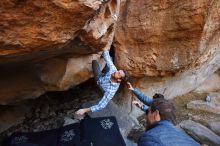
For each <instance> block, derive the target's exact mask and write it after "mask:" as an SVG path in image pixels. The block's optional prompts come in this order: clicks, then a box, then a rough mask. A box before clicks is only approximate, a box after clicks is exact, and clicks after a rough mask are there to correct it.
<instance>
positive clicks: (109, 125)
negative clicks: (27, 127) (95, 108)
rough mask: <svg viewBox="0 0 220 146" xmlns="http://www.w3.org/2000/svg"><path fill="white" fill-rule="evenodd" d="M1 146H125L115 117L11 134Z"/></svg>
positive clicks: (88, 119) (89, 119)
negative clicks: (46, 129)
mask: <svg viewBox="0 0 220 146" xmlns="http://www.w3.org/2000/svg"><path fill="white" fill-rule="evenodd" d="M3 146H126V144H125V142H124V140H123V137H122V135H121V133H120V131H119V127H118V124H117V121H116V118H115V117H101V118H86V119H84V120H82V121H81V122H80V123H75V124H71V125H67V126H65V127H62V128H58V129H53V130H48V131H41V132H32V133H31V132H29V133H25V132H19V133H14V134H12V135H11V136H10V137H9V138H8V139H7V141H6V143H5V144H4V145H3Z"/></svg>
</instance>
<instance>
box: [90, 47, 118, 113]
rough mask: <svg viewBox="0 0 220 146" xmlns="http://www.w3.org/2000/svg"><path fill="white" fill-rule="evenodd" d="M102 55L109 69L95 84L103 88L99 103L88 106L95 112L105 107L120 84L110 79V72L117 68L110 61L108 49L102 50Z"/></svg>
mask: <svg viewBox="0 0 220 146" xmlns="http://www.w3.org/2000/svg"><path fill="white" fill-rule="evenodd" d="M102 56H103V58H104V60H105V62H106V64H107V66H108V68H109V70H108V72H107V73H106V74H105V75H103V76H101V77H99V79H98V81H97V84H98V85H99V86H100V87H101V88H102V89H103V90H104V96H103V97H102V99H101V100H100V101H99V103H98V104H97V105H94V106H92V107H90V109H91V111H92V112H96V111H98V110H101V109H103V108H105V107H106V105H107V104H108V102H109V101H110V100H111V99H112V98H113V96H114V95H115V93H116V91H117V90H118V88H119V85H120V83H113V82H112V81H111V75H112V73H114V72H116V71H117V69H116V67H115V65H114V64H113V62H112V59H111V57H110V55H109V51H104V52H103V54H102Z"/></svg>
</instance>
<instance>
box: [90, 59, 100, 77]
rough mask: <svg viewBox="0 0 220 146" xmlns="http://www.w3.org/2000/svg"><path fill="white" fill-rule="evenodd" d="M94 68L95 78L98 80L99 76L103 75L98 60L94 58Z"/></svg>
mask: <svg viewBox="0 0 220 146" xmlns="http://www.w3.org/2000/svg"><path fill="white" fill-rule="evenodd" d="M92 70H93V74H94V78H95V80H96V81H98V79H99V77H100V76H101V75H102V71H101V69H100V66H99V63H98V61H96V60H92Z"/></svg>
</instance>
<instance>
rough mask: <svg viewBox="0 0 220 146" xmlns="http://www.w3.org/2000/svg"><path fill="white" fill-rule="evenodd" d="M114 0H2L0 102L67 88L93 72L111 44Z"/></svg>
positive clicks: (113, 23) (115, 4)
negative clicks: (101, 52)
mask: <svg viewBox="0 0 220 146" xmlns="http://www.w3.org/2000/svg"><path fill="white" fill-rule="evenodd" d="M119 8H120V3H119V1H118V0H112V1H109V2H103V1H99V0H92V1H91V0H79V1H70V0H67V1H66V0H54V1H49V0H46V1H44V0H33V1H27V0H25V1H19V0H15V1H12V0H9V1H2V2H0V12H1V14H0V17H1V18H2V19H1V22H0V67H1V73H0V74H1V75H0V76H1V77H0V81H1V83H0V87H1V91H0V95H1V97H0V104H9V103H13V102H16V101H18V100H22V99H27V98H35V97H38V96H39V95H41V94H43V93H45V92H47V91H55V90H66V89H68V88H70V87H71V86H75V85H78V84H80V83H82V82H84V81H86V80H88V79H89V78H91V77H92V72H91V61H92V60H93V59H96V60H100V58H99V57H100V54H97V53H98V52H99V51H101V50H102V49H103V48H104V47H107V48H109V47H110V45H111V43H112V40H113V37H114V27H115V22H116V20H117V17H118V13H119Z"/></svg>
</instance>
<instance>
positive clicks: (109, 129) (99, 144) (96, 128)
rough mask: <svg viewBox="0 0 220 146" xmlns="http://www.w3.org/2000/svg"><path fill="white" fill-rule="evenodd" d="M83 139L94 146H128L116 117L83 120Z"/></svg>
mask: <svg viewBox="0 0 220 146" xmlns="http://www.w3.org/2000/svg"><path fill="white" fill-rule="evenodd" d="M80 126H81V141H82V142H88V143H90V145H93V146H126V144H125V142H124V139H123V137H122V135H121V133H120V131H119V127H118V123H117V121H116V118H115V117H100V118H90V119H85V120H82V121H81V124H80Z"/></svg>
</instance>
